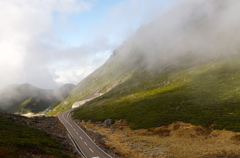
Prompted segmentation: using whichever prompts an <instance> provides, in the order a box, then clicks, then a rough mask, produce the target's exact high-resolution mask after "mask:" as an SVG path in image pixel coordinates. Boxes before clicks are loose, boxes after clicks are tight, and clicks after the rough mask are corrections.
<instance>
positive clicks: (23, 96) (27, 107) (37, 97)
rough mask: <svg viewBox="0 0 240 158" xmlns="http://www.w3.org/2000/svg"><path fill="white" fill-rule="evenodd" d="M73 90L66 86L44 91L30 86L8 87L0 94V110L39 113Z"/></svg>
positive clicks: (69, 85)
mask: <svg viewBox="0 0 240 158" xmlns="http://www.w3.org/2000/svg"><path fill="white" fill-rule="evenodd" d="M73 88H74V85H72V84H67V85H64V86H63V87H61V88H60V89H58V90H45V89H40V88H37V87H34V86H32V85H30V84H19V85H17V84H16V85H9V86H8V87H6V88H5V89H3V90H2V91H1V92H0V110H1V111H6V112H10V113H15V112H20V113H28V112H32V113H39V112H41V111H44V110H45V109H47V108H48V107H50V106H54V105H56V104H57V103H59V102H60V101H61V100H63V99H64V98H65V97H66V96H67V95H68V93H69V92H70V91H71V90H72V89H73Z"/></svg>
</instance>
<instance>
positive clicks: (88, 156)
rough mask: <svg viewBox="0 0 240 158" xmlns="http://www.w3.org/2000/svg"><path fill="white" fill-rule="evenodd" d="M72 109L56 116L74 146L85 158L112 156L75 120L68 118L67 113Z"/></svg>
mask: <svg viewBox="0 0 240 158" xmlns="http://www.w3.org/2000/svg"><path fill="white" fill-rule="evenodd" d="M72 110H73V109H70V110H67V111H65V112H62V113H61V114H59V115H58V118H59V120H60V121H61V122H62V124H63V125H64V126H65V127H66V129H67V130H68V132H69V134H70V136H71V138H72V139H73V141H74V142H75V145H76V146H77V147H76V148H77V149H78V150H80V152H81V153H82V156H84V157H85V158H112V157H111V156H110V155H108V154H107V153H105V152H104V151H103V150H102V149H101V148H99V147H98V146H97V145H96V144H95V143H94V141H93V140H92V139H91V138H90V137H89V136H88V135H87V134H86V133H85V132H84V131H83V130H82V129H81V128H80V127H79V126H78V125H77V124H76V123H75V122H73V121H72V120H71V119H69V118H68V115H69V113H70V112H71V111H72Z"/></svg>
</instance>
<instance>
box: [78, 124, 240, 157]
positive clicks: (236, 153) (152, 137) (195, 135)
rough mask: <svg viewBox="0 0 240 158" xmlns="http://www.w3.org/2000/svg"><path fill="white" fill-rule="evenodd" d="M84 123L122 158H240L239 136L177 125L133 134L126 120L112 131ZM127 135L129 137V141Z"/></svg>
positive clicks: (232, 133)
mask: <svg viewBox="0 0 240 158" xmlns="http://www.w3.org/2000/svg"><path fill="white" fill-rule="evenodd" d="M99 124H100V123H94V124H88V123H81V125H82V126H84V127H85V128H86V129H87V130H91V131H93V132H98V133H100V134H102V135H105V136H106V138H103V139H104V140H105V142H106V145H108V146H110V147H111V148H112V149H113V150H114V151H118V152H120V153H121V157H122V158H130V157H131V158H155V157H158V158H220V157H225V158H239V157H240V134H239V133H235V132H231V131H226V130H223V131H220V130H212V129H211V128H203V127H200V126H193V125H190V124H186V123H182V122H177V123H173V124H171V125H169V126H164V127H158V128H151V129H141V130H131V129H129V124H128V123H127V122H126V121H124V120H118V121H116V123H115V124H114V125H112V126H111V127H109V128H104V127H99V126H98V125H99ZM126 135H127V137H126Z"/></svg>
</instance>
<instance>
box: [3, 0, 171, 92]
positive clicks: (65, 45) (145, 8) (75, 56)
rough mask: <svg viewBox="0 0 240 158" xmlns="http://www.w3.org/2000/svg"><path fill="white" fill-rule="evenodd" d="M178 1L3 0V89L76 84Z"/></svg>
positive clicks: (53, 87) (45, 87)
mask: <svg viewBox="0 0 240 158" xmlns="http://www.w3.org/2000/svg"><path fill="white" fill-rule="evenodd" d="M173 2H174V0H7V1H6V0H0V19H1V22H0V23H1V24H0V67H1V69H0V76H1V80H0V89H2V88H4V87H6V86H7V85H9V84H22V83H29V84H32V85H34V86H37V87H40V88H44V89H55V88H58V87H59V86H61V85H63V84H66V83H73V84H78V83H79V82H80V81H81V80H82V79H84V78H85V77H86V76H88V75H89V74H90V73H92V72H93V71H94V70H96V69H97V68H98V67H99V66H101V65H102V64H103V63H104V62H105V61H106V60H107V59H108V58H109V56H110V55H111V53H112V51H113V50H115V49H117V48H118V47H119V46H120V45H121V44H122V43H123V42H124V41H125V40H126V39H128V38H129V37H130V36H131V35H133V34H134V33H135V32H136V31H137V30H138V29H139V28H140V27H141V26H143V25H146V24H148V23H149V22H151V21H152V20H154V19H156V18H157V17H159V16H160V15H162V14H163V13H164V12H165V10H167V8H168V7H169V6H170V5H171V4H172V3H173Z"/></svg>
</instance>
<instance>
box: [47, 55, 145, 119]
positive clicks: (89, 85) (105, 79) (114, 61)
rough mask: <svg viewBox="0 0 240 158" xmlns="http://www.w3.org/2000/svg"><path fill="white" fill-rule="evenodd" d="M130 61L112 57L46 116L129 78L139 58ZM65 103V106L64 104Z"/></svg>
mask: <svg viewBox="0 0 240 158" xmlns="http://www.w3.org/2000/svg"><path fill="white" fill-rule="evenodd" d="M130 59H131V60H129V61H125V60H121V57H118V55H113V56H112V57H111V58H110V59H109V60H108V61H107V62H106V63H105V64H104V65H102V66H101V67H100V68H99V69H97V70H96V71H95V72H93V73H92V74H91V75H89V76H88V77H87V78H85V79H84V80H83V81H82V82H80V83H79V84H78V85H77V86H76V87H75V88H74V89H73V91H72V92H71V93H70V95H69V96H68V97H67V98H66V99H65V100H64V101H62V102H61V103H60V104H59V105H58V106H56V107H55V108H54V109H53V110H51V111H50V112H49V113H48V115H55V114H57V113H59V112H61V111H64V110H67V109H69V108H71V107H72V104H73V103H74V102H77V101H80V100H83V99H88V98H91V97H92V96H93V95H94V94H96V93H106V92H108V91H109V90H110V89H112V88H113V87H115V86H117V85H119V84H121V83H123V82H125V81H126V80H127V79H129V78H131V76H132V74H133V73H134V72H135V71H134V70H135V69H138V68H139V66H136V65H139V64H137V63H139V62H140V61H141V58H136V57H134V54H133V56H132V57H130ZM66 102H67V104H66Z"/></svg>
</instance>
